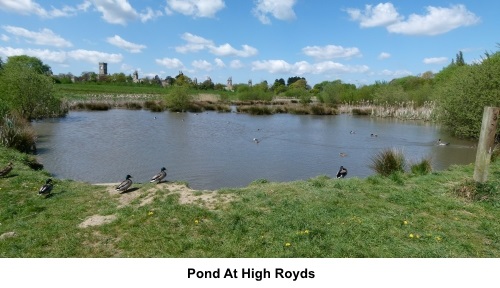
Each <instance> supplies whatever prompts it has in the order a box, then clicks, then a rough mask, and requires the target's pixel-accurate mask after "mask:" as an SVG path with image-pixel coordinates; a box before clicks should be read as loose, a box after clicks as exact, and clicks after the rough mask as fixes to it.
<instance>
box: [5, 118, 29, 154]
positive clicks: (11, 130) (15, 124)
mask: <svg viewBox="0 0 500 288" xmlns="http://www.w3.org/2000/svg"><path fill="white" fill-rule="evenodd" d="M35 139H36V133H35V130H34V129H33V127H31V125H30V124H29V122H28V121H26V120H25V119H23V118H22V117H20V116H18V115H16V114H6V115H3V116H2V118H0V144H1V145H2V146H5V147H8V148H14V149H17V150H19V151H21V152H26V153H28V152H33V151H34V149H35Z"/></svg>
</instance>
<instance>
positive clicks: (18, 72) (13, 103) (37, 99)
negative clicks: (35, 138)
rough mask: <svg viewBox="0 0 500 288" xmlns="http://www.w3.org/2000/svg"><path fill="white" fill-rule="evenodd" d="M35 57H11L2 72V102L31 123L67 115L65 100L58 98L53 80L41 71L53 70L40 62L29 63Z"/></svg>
mask: <svg viewBox="0 0 500 288" xmlns="http://www.w3.org/2000/svg"><path fill="white" fill-rule="evenodd" d="M32 58H33V57H29V58H25V57H20V58H18V57H15V58H13V57H9V62H7V63H6V64H5V65H4V67H3V68H2V70H1V71H0V92H1V94H0V99H1V100H2V101H5V102H6V103H8V105H9V107H10V109H12V110H14V111H16V113H18V114H19V115H20V116H21V117H23V118H25V119H28V120H31V119H34V118H40V117H51V116H59V115H64V114H65V111H64V110H63V109H62V108H61V101H60V100H59V99H58V98H56V97H55V96H54V92H53V81H52V78H51V77H50V76H47V75H45V74H42V73H41V72H40V71H42V72H43V71H46V70H47V69H49V70H50V68H46V65H43V64H40V63H41V61H39V60H38V61H35V60H32V61H31V62H30V61H28V60H30V59H32ZM35 59H36V58H35ZM11 60H14V62H10V61H11Z"/></svg>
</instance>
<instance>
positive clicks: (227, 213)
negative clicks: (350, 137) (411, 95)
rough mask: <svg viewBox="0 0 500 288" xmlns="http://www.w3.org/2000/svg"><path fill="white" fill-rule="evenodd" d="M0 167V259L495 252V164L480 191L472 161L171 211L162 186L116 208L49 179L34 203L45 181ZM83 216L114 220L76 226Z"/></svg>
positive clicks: (109, 199) (246, 191)
mask: <svg viewBox="0 0 500 288" xmlns="http://www.w3.org/2000/svg"><path fill="white" fill-rule="evenodd" d="M9 161H12V162H13V163H14V170H13V171H12V172H11V174H9V175H7V176H6V177H3V178H0V207H1V210H0V235H4V236H0V257H79V258H80V257H81V258H83V257H162V258H166V257H170V258H178V257H209V258H212V257H213V258H215V257H217V258H218V257H243V258H248V257H273V258H278V257H285V258H288V257H314V258H322V257H329V258H339V257H351V258H353V257H404V258H410V257H425V258H430V257H432V258H434V257H457V258H462V257H482V258H487V257H494V258H497V257H500V237H499V233H500V222H499V221H498V219H499V218H500V209H499V208H500V202H499V201H500V195H499V190H500V189H499V187H500V163H499V162H500V161H497V162H494V163H492V166H491V167H490V177H489V179H490V181H489V182H487V183H486V184H481V185H477V184H475V183H474V182H473V181H472V180H471V178H472V174H473V167H472V166H471V165H469V166H453V167H452V168H450V169H449V170H446V171H440V172H433V173H430V174H428V175H422V176H416V175H413V174H404V173H399V174H398V176H397V177H381V176H370V177H368V178H366V179H358V178H348V179H333V178H331V177H330V176H327V175H322V176H318V177H315V178H312V179H309V180H305V181H296V182H289V183H274V182H269V181H267V180H265V179H260V180H256V181H254V182H253V183H252V184H250V185H249V186H248V187H245V188H238V189H222V190H220V191H218V192H217V195H218V196H217V197H229V198H230V199H232V200H231V201H229V202H217V201H216V202H215V204H214V205H213V207H208V206H203V205H201V206H200V205H197V204H196V203H198V202H193V203H192V204H181V203H180V202H179V197H180V196H179V195H178V194H177V193H173V191H168V190H165V189H164V190H158V191H156V192H154V189H155V188H156V187H162V185H167V184H159V185H155V184H151V183H147V184H142V185H135V184H134V187H137V188H139V189H138V190H136V191H135V192H134V193H138V194H139V195H140V196H139V198H137V199H135V200H133V201H132V202H131V203H130V204H128V205H125V206H123V205H121V204H120V200H121V197H124V195H111V194H110V193H108V192H107V191H106V188H105V187H102V186H95V185H89V184H86V183H80V182H76V181H69V180H60V179H55V187H54V190H53V192H54V194H53V196H52V197H49V198H46V199H44V198H42V197H39V196H38V195H37V190H38V188H39V187H40V186H41V185H42V184H43V182H44V181H45V179H46V178H47V177H49V174H48V173H47V172H46V171H43V170H38V171H35V170H32V169H31V168H30V166H28V164H29V163H32V157H30V156H27V155H25V154H21V153H18V152H15V151H14V150H11V149H6V148H0V166H1V167H3V166H4V165H5V164H6V163H8V162H9ZM179 180H181V179H179ZM163 187H165V186H163ZM469 192H470V193H469ZM209 194H214V192H207V191H197V192H195V193H193V195H194V196H193V197H199V199H198V200H199V201H201V198H202V197H203V196H207V195H209ZM214 195H215V194H214ZM467 195H469V197H467ZM148 197H153V198H152V199H153V200H152V201H150V202H147V204H144V205H141V201H143V200H145V199H147V198H148ZM214 199H219V198H214ZM92 215H103V216H105V215H115V216H116V220H115V221H113V222H111V223H108V224H105V225H100V226H92V227H87V228H79V227H78V225H79V224H80V223H82V222H83V221H84V220H85V219H86V218H87V217H89V216H92ZM7 233H10V234H7ZM12 235H14V236H12ZM7 236H11V237H7Z"/></svg>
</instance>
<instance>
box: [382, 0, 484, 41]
mask: <svg viewBox="0 0 500 288" xmlns="http://www.w3.org/2000/svg"><path fill="white" fill-rule="evenodd" d="M426 10H427V14H426V15H416V14H412V15H410V16H409V17H408V20H407V21H401V22H397V23H394V24H392V25H389V26H388V27H387V30H388V31H389V32H391V33H400V34H408V35H438V34H443V33H446V32H449V31H451V30H453V29H456V28H459V27H462V26H471V25H474V24H477V23H479V22H480V19H479V17H477V16H476V15H475V14H474V13H472V12H470V11H468V10H467V8H466V7H465V6H464V5H454V6H451V7H450V8H442V7H432V6H428V7H426Z"/></svg>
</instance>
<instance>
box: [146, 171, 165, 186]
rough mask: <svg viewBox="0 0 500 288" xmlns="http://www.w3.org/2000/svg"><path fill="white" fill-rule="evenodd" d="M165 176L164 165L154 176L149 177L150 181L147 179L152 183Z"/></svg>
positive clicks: (159, 180)
mask: <svg viewBox="0 0 500 288" xmlns="http://www.w3.org/2000/svg"><path fill="white" fill-rule="evenodd" d="M165 177H167V169H166V168H165V167H162V168H161V170H160V172H159V173H158V174H156V175H155V176H153V177H151V181H149V182H150V183H153V182H156V181H158V182H157V183H160V182H161V180H163V178H165Z"/></svg>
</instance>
